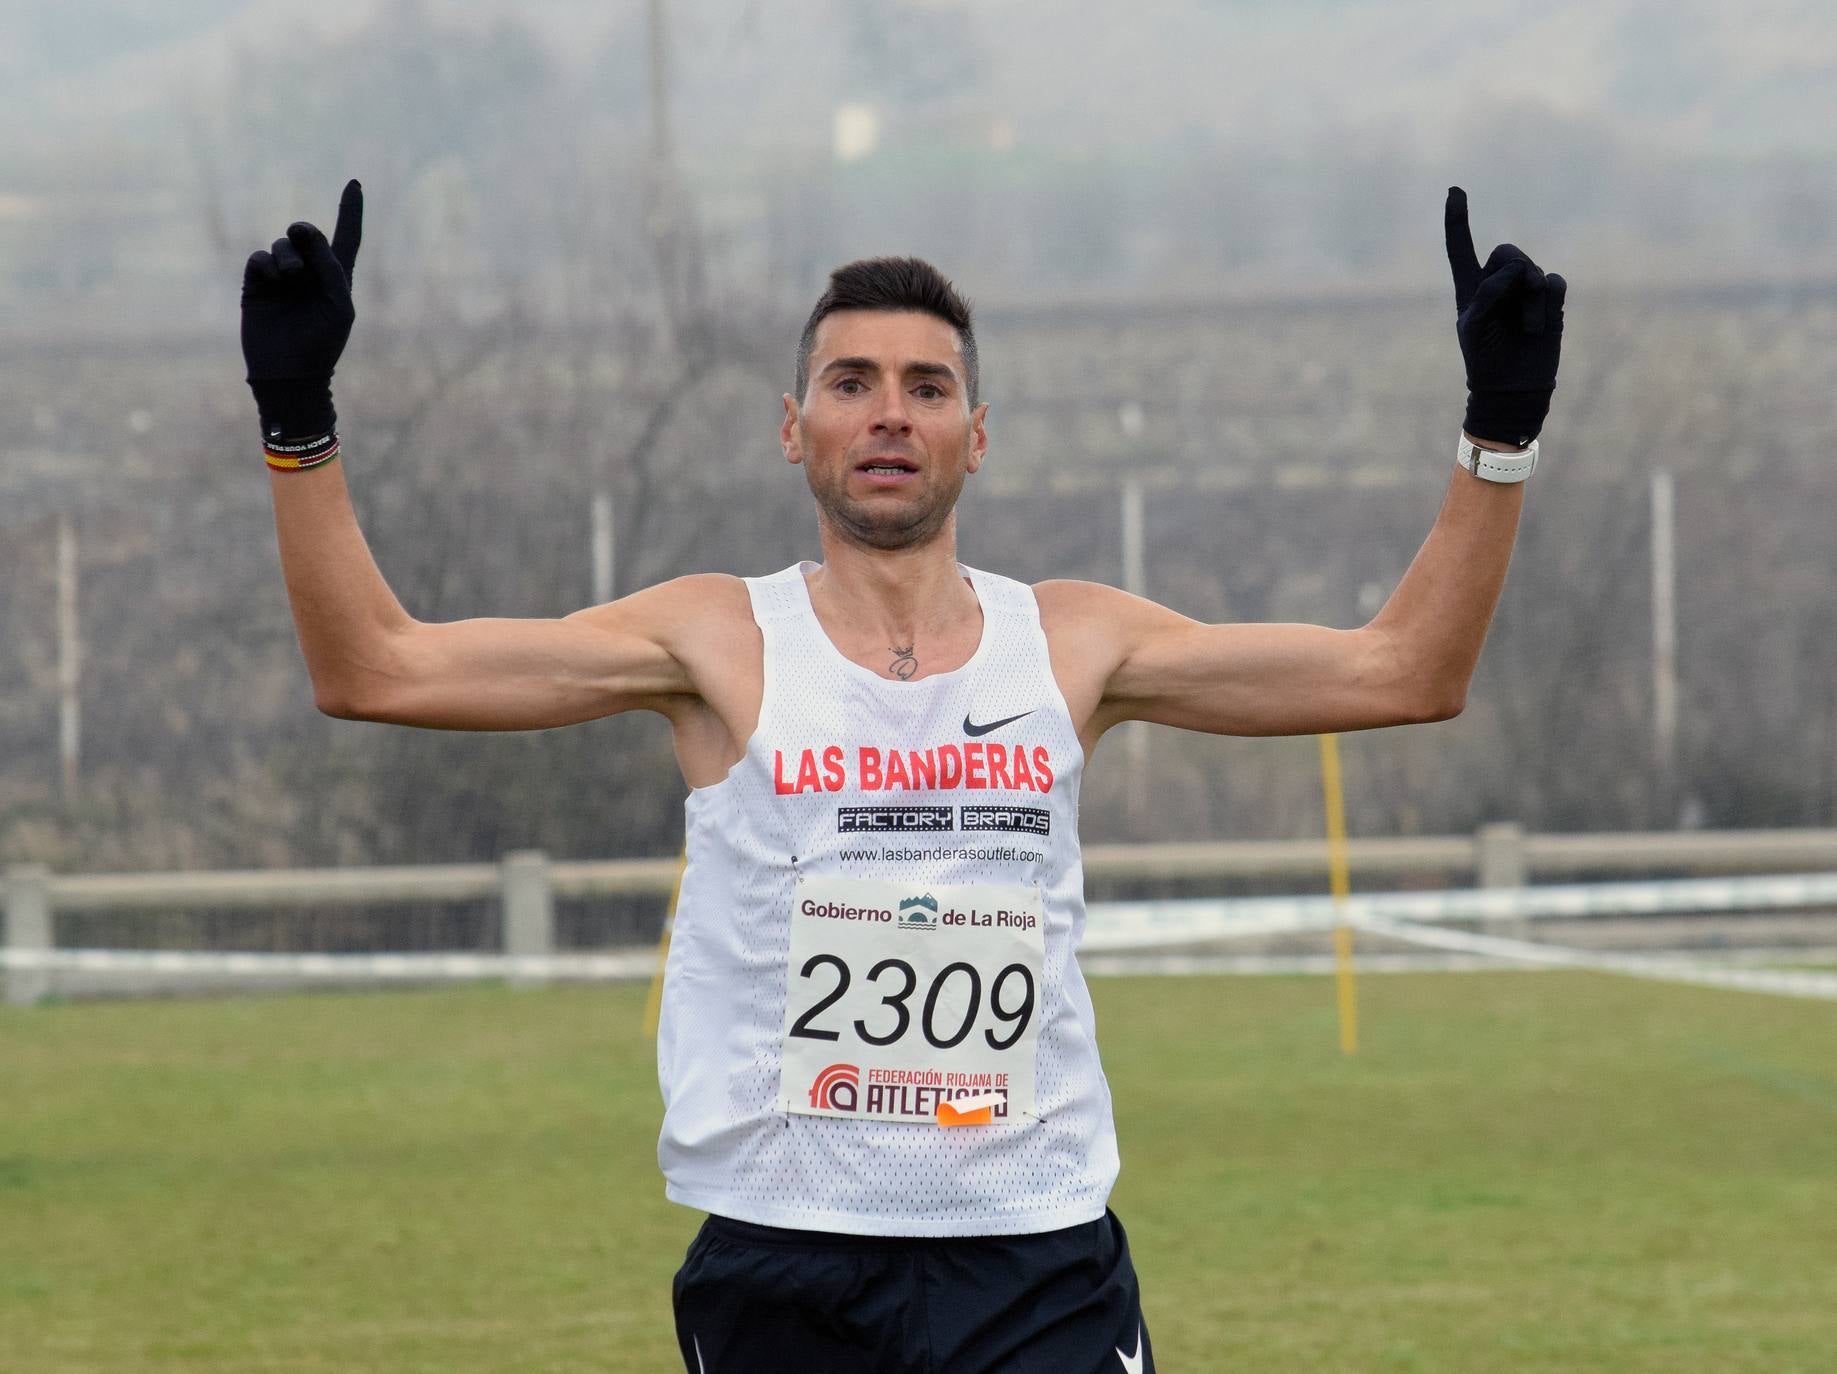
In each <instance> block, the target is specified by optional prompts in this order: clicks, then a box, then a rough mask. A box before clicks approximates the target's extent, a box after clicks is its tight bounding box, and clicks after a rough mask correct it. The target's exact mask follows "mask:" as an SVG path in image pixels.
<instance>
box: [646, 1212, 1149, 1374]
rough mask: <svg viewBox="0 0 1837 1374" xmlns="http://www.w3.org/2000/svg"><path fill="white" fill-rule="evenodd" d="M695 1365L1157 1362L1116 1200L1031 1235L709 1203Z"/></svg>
mask: <svg viewBox="0 0 1837 1374" xmlns="http://www.w3.org/2000/svg"><path fill="white" fill-rule="evenodd" d="M675 1304H676V1335H677V1339H678V1340H679V1341H680V1342H681V1344H682V1355H683V1362H684V1364H685V1365H686V1366H687V1368H688V1370H689V1374H1149V1372H1150V1371H1152V1370H1153V1369H1154V1367H1155V1366H1154V1356H1153V1354H1152V1353H1150V1351H1149V1347H1148V1330H1147V1327H1146V1326H1145V1325H1144V1324H1143V1321H1142V1309H1141V1299H1140V1293H1139V1291H1138V1288H1137V1285H1136V1279H1135V1266H1134V1265H1132V1264H1131V1263H1130V1262H1129V1240H1128V1237H1126V1236H1125V1235H1124V1234H1123V1227H1122V1223H1121V1222H1119V1221H1118V1220H1117V1219H1116V1215H1115V1213H1113V1212H1105V1213H1104V1215H1103V1217H1102V1219H1100V1220H1098V1221H1093V1222H1088V1223H1086V1224H1085V1225H1082V1226H1070V1227H1067V1228H1066V1229H1065V1230H1063V1231H1045V1232H1040V1233H1038V1234H1035V1235H1028V1236H970V1237H941V1238H936V1239H932V1238H924V1239H907V1238H904V1237H891V1236H845V1235H836V1234H833V1233H830V1232H826V1231H787V1230H780V1229H779V1228H777V1227H775V1226H754V1225H751V1224H750V1223H747V1222H742V1221H729V1220H728V1219H726V1218H725V1217H709V1218H708V1220H707V1222H706V1223H704V1225H703V1226H702V1229H701V1232H700V1233H699V1234H698V1235H697V1236H696V1238H695V1241H694V1243H693V1244H691V1245H690V1246H689V1253H688V1257H687V1258H686V1259H685V1260H684V1261H683V1266H682V1268H681V1270H679V1271H678V1272H677V1275H676V1284H675Z"/></svg>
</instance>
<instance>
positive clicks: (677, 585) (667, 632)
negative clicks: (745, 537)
mask: <svg viewBox="0 0 1837 1374" xmlns="http://www.w3.org/2000/svg"><path fill="white" fill-rule="evenodd" d="M568 619H570V620H576V621H581V622H584V623H585V624H587V625H589V626H592V627H593V628H595V629H603V630H607V631H609V632H612V633H615V634H617V633H623V634H637V635H641V636H642V637H644V638H645V639H649V640H651V641H652V642H654V643H656V644H659V645H661V646H663V647H664V648H667V649H669V650H670V651H671V652H673V653H674V652H676V651H677V650H678V649H692V648H693V647H694V646H695V645H696V644H698V643H700V642H703V641H715V642H722V641H726V640H729V639H730V638H731V637H732V636H734V635H739V636H742V637H746V636H748V634H749V632H751V635H752V637H755V638H756V637H757V627H756V626H755V625H754V624H753V610H752V601H751V599H750V598H749V597H748V596H747V594H746V583H745V582H744V581H742V580H741V579H740V578H738V577H734V576H731V575H729V574H727V573H693V574H691V575H689V576H687V577H675V578H671V579H670V580H669V581H668V582H659V583H657V584H655V585H654V586H650V587H645V588H643V589H642V590H640V591H635V592H633V593H631V595H629V596H622V597H620V598H619V599H618V600H617V601H608V602H606V603H604V604H603V605H599V606H589V607H587V608H586V609H585V610H581V611H576V612H574V614H573V615H571V616H569V617H568Z"/></svg>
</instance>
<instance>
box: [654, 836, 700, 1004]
mask: <svg viewBox="0 0 1837 1374" xmlns="http://www.w3.org/2000/svg"><path fill="white" fill-rule="evenodd" d="M688 866H689V848H688V845H687V844H685V845H684V846H683V852H682V857H681V858H680V859H678V860H677V862H676V882H675V885H674V886H672V887H671V888H670V905H669V908H668V910H666V911H665V912H664V913H663V938H662V939H660V940H658V942H657V971H656V972H655V973H653V974H651V991H650V995H649V996H648V997H646V998H645V999H644V1038H645V1039H646V1040H655V1039H656V1038H657V1022H658V1020H659V1019H660V1018H661V1017H662V1016H663V968H664V965H665V964H667V963H668V962H669V960H670V932H671V931H672V930H674V929H675V928H676V903H677V902H678V901H680V900H681V899H682V875H683V870H684V869H686V868H687V867H688Z"/></svg>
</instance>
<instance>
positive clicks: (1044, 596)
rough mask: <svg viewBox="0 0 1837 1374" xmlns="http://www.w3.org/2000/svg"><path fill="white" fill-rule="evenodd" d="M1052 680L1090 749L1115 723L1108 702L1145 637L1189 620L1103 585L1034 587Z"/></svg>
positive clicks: (1057, 581) (1058, 582) (1063, 581)
mask: <svg viewBox="0 0 1837 1374" xmlns="http://www.w3.org/2000/svg"><path fill="white" fill-rule="evenodd" d="M1033 595H1034V599H1035V600H1036V601H1038V603H1039V607H1040V628H1041V629H1043V630H1044V631H1045V632H1046V647H1047V651H1048V653H1049V654H1050V655H1051V658H1052V672H1053V677H1054V678H1056V679H1057V680H1058V683H1059V691H1060V692H1061V694H1063V696H1064V697H1065V704H1066V707H1067V709H1068V710H1070V712H1071V714H1072V720H1073V723H1074V724H1075V725H1076V726H1077V728H1078V733H1079V736H1080V738H1081V739H1083V741H1084V744H1085V748H1086V749H1087V750H1088V749H1089V748H1091V747H1092V745H1094V744H1095V743H1096V740H1097V738H1098V736H1100V735H1101V734H1102V733H1103V732H1104V731H1105V730H1107V729H1108V728H1109V727H1110V725H1111V724H1112V723H1113V722H1112V721H1111V719H1110V715H1109V713H1108V712H1107V710H1106V708H1105V706H1104V703H1105V699H1106V698H1107V697H1108V696H1109V694H1110V687H1111V682H1112V680H1113V678H1114V677H1115V675H1116V672H1117V669H1118V668H1119V667H1120V666H1121V665H1122V664H1123V663H1124V662H1125V661H1126V660H1127V659H1128V658H1129V656H1130V654H1131V653H1133V652H1134V651H1135V648H1136V646H1137V645H1139V644H1140V643H1141V642H1142V641H1143V640H1144V639H1145V638H1147V637H1148V636H1150V635H1152V634H1153V633H1154V632H1155V631H1156V630H1157V629H1165V628H1166V627H1167V626H1169V625H1170V624H1179V623H1181V622H1183V621H1185V619H1186V617H1184V616H1181V615H1178V614H1176V613H1175V612H1173V611H1170V610H1168V609H1167V607H1165V606H1161V605H1157V604H1156V603H1155V602H1153V601H1148V600H1144V599H1143V598H1142V597H1139V596H1134V595H1132V594H1131V593H1129V592H1125V591H1122V590H1121V589H1119V588H1116V587H1107V586H1105V585H1104V584H1103V583H1101V582H1078V581H1074V580H1071V579H1055V580H1053V581H1050V582H1039V583H1035V584H1034V588H1033Z"/></svg>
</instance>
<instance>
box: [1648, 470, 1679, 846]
mask: <svg viewBox="0 0 1837 1374" xmlns="http://www.w3.org/2000/svg"><path fill="white" fill-rule="evenodd" d="M1677 733H1678V594H1677V503H1676V500H1675V499H1674V492H1673V490H1672V485H1671V473H1670V470H1669V469H1666V468H1658V469H1655V470H1654V471H1653V473H1652V762H1653V765H1654V768H1655V772H1656V776H1657V779H1658V789H1657V790H1658V795H1659V797H1660V798H1661V800H1662V801H1663V803H1664V804H1665V809H1666V810H1668V811H1670V812H1671V813H1672V814H1671V815H1670V816H1668V817H1661V818H1660V819H1662V820H1664V821H1665V822H1666V823H1667V824H1668V823H1670V822H1671V821H1673V820H1675V819H1676V807H1675V805H1673V801H1674V799H1673V797H1672V795H1671V791H1672V788H1671V782H1672V779H1673V778H1674V777H1675V772H1674V763H1675V759H1676V748H1677Z"/></svg>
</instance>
